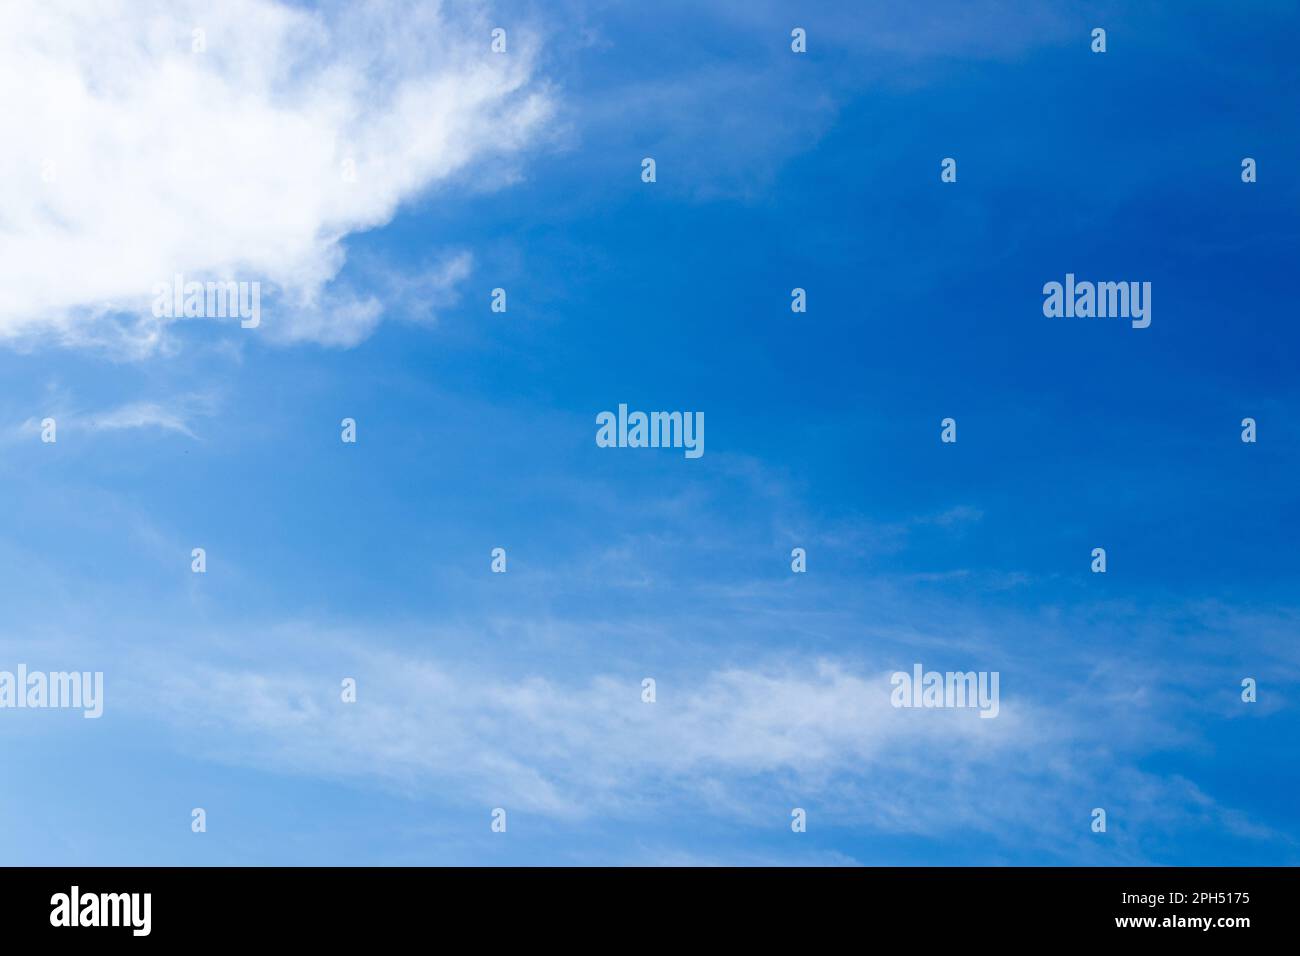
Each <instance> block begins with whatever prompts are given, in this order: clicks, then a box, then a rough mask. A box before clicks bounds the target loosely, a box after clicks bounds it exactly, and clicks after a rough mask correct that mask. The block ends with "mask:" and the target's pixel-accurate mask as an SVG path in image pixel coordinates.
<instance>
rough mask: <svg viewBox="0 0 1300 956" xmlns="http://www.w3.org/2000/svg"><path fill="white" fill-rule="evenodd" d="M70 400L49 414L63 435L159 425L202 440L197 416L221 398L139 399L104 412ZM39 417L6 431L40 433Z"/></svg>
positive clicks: (15, 436) (17, 435)
mask: <svg viewBox="0 0 1300 956" xmlns="http://www.w3.org/2000/svg"><path fill="white" fill-rule="evenodd" d="M68 402H69V399H68V398H67V397H66V396H61V397H59V398H58V399H57V404H56V405H55V407H53V408H51V409H50V410H49V417H50V418H53V419H54V420H55V422H56V423H57V425H58V428H59V431H60V433H61V434H66V433H67V432H68V431H69V430H71V431H77V432H80V431H87V432H104V431H122V430H125V429H130V428H157V429H160V430H162V431H169V432H176V433H178V434H181V435H184V436H186V437H187V438H193V439H198V437H199V436H198V435H196V434H195V433H194V431H193V429H192V427H191V424H192V422H193V420H194V418H196V417H207V416H210V415H212V414H213V413H214V412H215V410H216V404H217V399H216V397H215V396H214V395H212V394H191V395H180V396H175V397H172V398H169V399H167V400H166V401H148V400H142V401H135V402H127V403H126V404H124V405H118V406H116V407H114V408H109V409H104V410H103V411H97V412H95V411H92V412H82V411H77V410H75V409H73V408H71V407H69V405H68ZM41 421H42V419H39V418H35V417H33V418H28V419H27V420H26V421H24V422H23V423H22V424H21V425H18V426H17V427H16V428H12V429H10V430H9V432H8V433H7V434H6V438H7V440H8V441H16V440H21V439H25V438H29V437H31V436H32V435H37V434H39V433H40V431H41V427H42V426H41Z"/></svg>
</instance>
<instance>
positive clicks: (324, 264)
mask: <svg viewBox="0 0 1300 956" xmlns="http://www.w3.org/2000/svg"><path fill="white" fill-rule="evenodd" d="M4 17H5V29H4V30H3V31H0V98H3V100H4V102H5V109H6V141H7V146H6V149H5V150H3V151H0V208H3V209H4V210H5V214H4V216H3V217H0V339H3V340H8V341H10V342H11V343H14V344H28V343H30V342H31V341H33V340H35V341H50V340H53V341H59V342H62V343H65V344H76V345H85V344H93V345H104V344H116V345H117V346H119V347H120V346H123V345H125V346H126V347H127V348H129V349H130V350H131V351H134V352H137V353H139V352H148V351H150V350H152V349H154V348H156V347H157V345H158V342H159V338H160V332H161V329H160V326H161V324H162V323H165V322H167V321H169V320H166V319H162V320H156V319H154V318H153V316H152V315H151V313H150V306H151V302H152V288H153V286H154V285H155V284H156V283H160V282H166V281H170V279H171V277H172V276H173V275H174V274H176V273H180V274H183V275H184V276H185V277H186V278H187V279H204V278H212V279H239V280H250V281H251V280H258V281H261V282H262V283H263V284H264V286H266V287H267V292H268V293H271V294H273V296H274V304H273V305H271V306H268V305H267V304H266V303H265V302H264V304H263V327H262V329H261V330H259V331H260V332H261V333H262V334H264V335H266V336H268V337H270V338H279V339H282V340H284V339H288V340H295V339H304V338H306V339H315V340H320V341H323V342H326V343H331V344H342V345H348V344H352V343H353V342H355V341H357V340H359V339H360V338H361V337H364V335H366V334H368V333H369V331H370V330H371V329H372V328H373V326H374V323H375V322H377V321H378V318H379V313H380V311H381V308H382V305H381V304H380V303H379V302H377V301H375V300H373V299H371V298H369V297H367V296H365V295H356V294H353V293H351V292H349V291H347V290H343V291H341V292H340V291H338V290H336V289H333V288H331V287H330V282H331V281H332V280H333V279H334V278H335V276H336V275H337V274H338V272H339V270H340V268H341V266H342V264H343V261H344V258H345V253H344V249H343V246H342V241H343V239H344V238H345V237H346V236H347V235H348V234H349V233H354V232H357V231H359V230H366V229H371V228H374V227H376V226H379V225H381V224H383V223H385V222H387V221H388V220H389V219H390V218H391V217H392V216H393V214H394V212H395V211H396V209H397V207H398V206H399V204H400V203H402V202H404V201H407V200H410V199H412V198H413V197H415V196H417V195H418V194H420V193H421V192H422V191H424V190H426V189H427V188H428V187H430V186H431V185H433V184H436V183H438V182H440V181H444V180H446V179H448V178H449V177H451V176H453V175H456V174H458V173H461V172H463V171H464V170H466V168H467V167H469V166H471V164H473V163H475V162H476V161H478V160H486V159H489V158H491V157H499V156H502V155H509V154H511V153H513V152H515V151H517V150H519V149H520V148H521V147H522V146H523V145H524V144H525V143H526V142H528V141H529V140H530V138H531V137H533V136H534V135H536V134H537V132H538V130H539V128H540V126H541V124H542V123H543V121H544V120H545V119H546V117H547V116H548V115H549V111H550V108H551V107H550V99H549V98H548V95H547V94H546V92H545V90H543V89H540V88H539V86H538V84H537V82H536V81H535V79H534V77H533V57H532V55H531V52H530V47H529V44H528V42H527V38H526V36H524V35H522V34H523V31H521V30H520V31H514V32H513V33H512V34H511V37H510V40H511V42H510V47H509V52H508V53H507V54H505V55H500V54H493V53H492V52H491V51H490V49H489V42H490V30H491V27H492V26H493V25H494V24H492V23H490V22H488V21H487V20H486V19H484V18H483V16H482V15H481V12H479V11H478V10H476V9H472V10H469V11H466V10H462V9H461V8H460V7H459V6H455V5H438V4H415V3H410V4H408V3H398V2H385V3H373V4H364V5H355V6H353V5H346V4H344V5H339V6H338V7H334V6H333V5H330V6H329V7H328V8H327V10H326V11H325V12H313V11H306V10H303V9H300V8H294V7H289V6H287V5H285V4H283V3H278V2H274V0H226V2H223V3H220V4H212V3H205V2H197V0H179V2H177V0H168V2H143V0H118V2H110V0H105V2H100V3H95V4H84V3H76V2H58V0H53V2H51V0H19V2H15V3H10V4H7V5H6V9H5V14H4ZM195 28H201V29H203V30H204V31H205V36H206V52H203V53H196V52H193V51H192V49H191V45H192V34H191V31H192V30H193V29H195ZM348 159H351V160H353V161H354V162H355V166H356V179H355V182H348V181H345V176H344V172H343V170H344V163H345V161H346V160H348ZM43 174H45V176H44V178H43ZM47 179H49V180H50V181H46V180H47ZM453 238H454V237H453ZM451 261H453V262H455V261H458V260H457V259H456V258H455V257H454V256H453V258H452V260H451ZM453 272H454V270H453ZM335 297H337V299H341V300H342V301H341V302H339V301H337V300H336V298H335ZM216 321H220V320H216Z"/></svg>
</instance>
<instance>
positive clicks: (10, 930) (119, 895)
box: [0, 867, 1300, 946]
mask: <svg viewBox="0 0 1300 956" xmlns="http://www.w3.org/2000/svg"><path fill="white" fill-rule="evenodd" d="M1298 883H1300V880H1297V875H1296V870H1294V869H1286V868H1278V869H1267V868H1208V867H1206V868H1182V869H1157V868H1148V869H1142V868H1115V869H1085V868H1059V869H1054V868H1022V869H998V868H983V867H981V868H917V869H903V868H868V869H676V868H665V869H601V870H595V869H473V868H469V869H416V868H412V869H395V868H394V869H349V868H328V869H326V868H320V869H288V868H283V869H251V868H227V869H219V868H218V869H187V868H103V869H99V868H84V869H77V868H21V869H20V868H12V869H7V870H0V890H2V892H0V918H2V919H3V925H4V926H5V934H6V938H7V939H8V940H10V941H13V942H19V941H29V940H33V939H34V938H39V940H38V941H39V942H42V943H53V942H57V940H58V939H59V937H70V936H71V935H72V934H75V942H77V943H79V944H91V945H98V944H99V943H106V942H109V941H111V940H117V941H130V942H133V943H134V942H136V941H141V942H144V941H148V940H154V941H161V942H164V943H203V944H211V943H222V942H243V941H253V940H256V941H267V940H271V941H275V940H285V941H293V942H296V943H301V942H320V943H325V944H338V943H341V942H347V941H357V942H375V941H383V940H389V939H391V940H393V941H394V942H398V941H401V940H403V939H409V938H411V937H412V936H414V935H415V934H420V933H428V932H430V931H436V932H437V933H438V934H439V935H443V934H447V933H457V934H465V935H464V936H463V937H462V938H464V939H465V940H466V941H473V940H479V941H490V940H499V939H510V940H513V939H516V938H518V939H519V940H520V941H530V940H531V941H533V942H547V941H556V940H561V939H563V940H590V941H592V942H602V941H603V942H605V943H608V944H614V943H616V942H617V941H619V940H622V941H625V942H633V941H635V940H638V939H643V940H653V939H656V938H659V939H662V940H665V941H667V940H668V939H670V938H671V939H677V940H680V939H681V938H683V937H682V936H681V934H682V933H689V934H691V935H692V936H695V937H699V938H710V937H730V938H734V939H736V940H745V941H748V940H751V939H752V940H754V941H756V942H764V943H770V942H772V941H773V940H777V939H789V940H790V941H791V942H798V941H800V940H802V941H804V942H807V941H809V940H814V939H816V940H823V939H824V940H827V941H830V940H834V939H837V938H841V939H844V938H847V939H858V940H862V939H877V938H880V937H881V936H882V935H884V936H893V935H896V934H897V933H899V932H907V933H911V934H915V936H916V942H917V945H918V946H925V945H929V944H931V943H933V942H939V941H954V942H962V941H965V942H971V943H974V942H976V941H980V940H983V941H989V940H994V939H996V940H1003V939H1006V940H1014V939H1063V940H1073V939H1079V938H1087V939H1093V938H1096V937H1099V936H1104V937H1108V938H1114V939H1117V940H1118V939H1122V938H1124V937H1135V938H1137V939H1140V940H1142V941H1143V942H1144V944H1151V943H1153V942H1158V941H1160V940H1169V941H1176V942H1177V943H1178V944H1179V945H1183V944H1185V943H1186V942H1188V941H1191V940H1203V941H1206V942H1211V943H1212V944H1213V945H1229V946H1230V945H1232V944H1233V943H1234V942H1238V941H1241V940H1245V939H1253V938H1256V936H1257V934H1264V935H1265V936H1266V937H1268V938H1271V937H1273V936H1275V935H1277V934H1280V933H1282V932H1284V931H1285V930H1286V928H1287V927H1288V925H1289V924H1291V923H1292V922H1293V921H1294V918H1295V917H1294V906H1295V900H1296V891H1297V885H1298ZM449 938H454V937H449Z"/></svg>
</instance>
